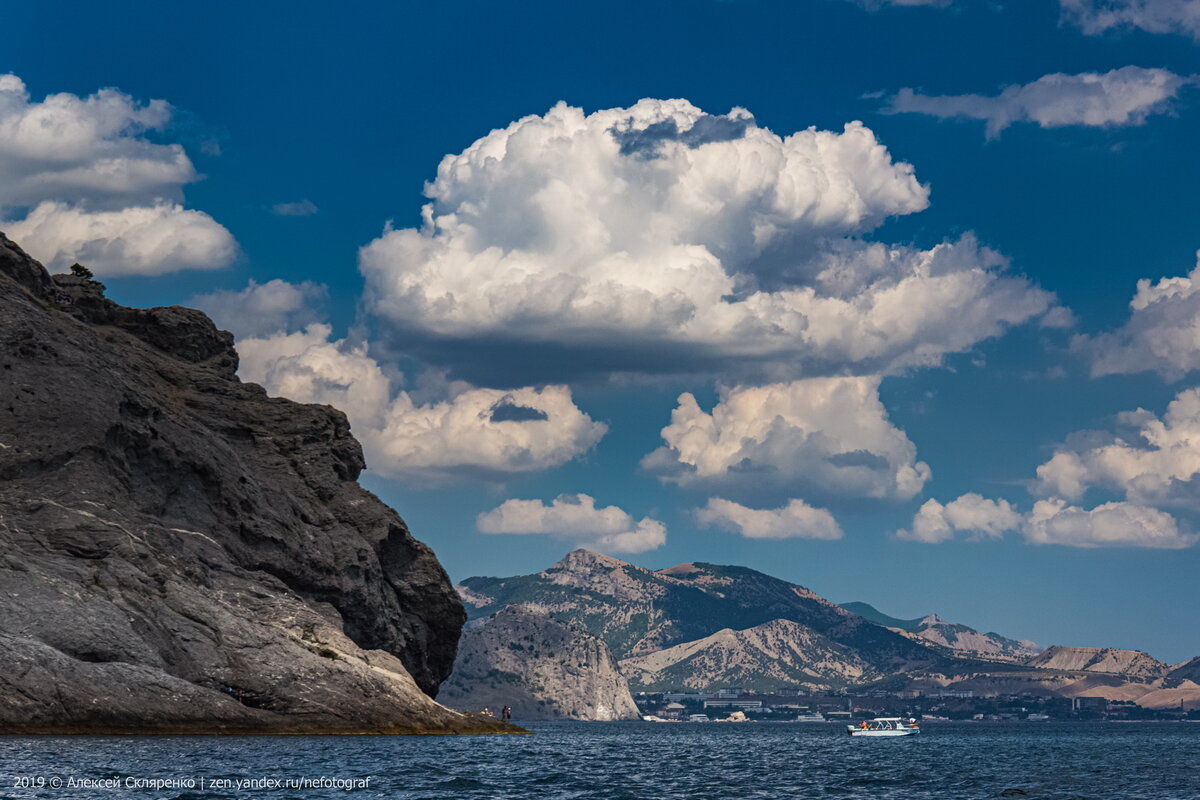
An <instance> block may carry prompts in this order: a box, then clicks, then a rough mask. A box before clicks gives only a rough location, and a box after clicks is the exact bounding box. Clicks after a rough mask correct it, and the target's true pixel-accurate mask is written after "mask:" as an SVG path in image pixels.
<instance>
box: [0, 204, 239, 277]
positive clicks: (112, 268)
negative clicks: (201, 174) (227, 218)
mask: <svg viewBox="0 0 1200 800" xmlns="http://www.w3.org/2000/svg"><path fill="white" fill-rule="evenodd" d="M0 226H2V227H3V228H4V229H5V230H6V231H7V233H8V236H9V238H11V239H12V240H13V241H15V242H17V243H18V244H20V245H21V247H22V248H23V249H25V250H26V251H27V252H28V253H29V254H30V255H32V256H34V257H35V258H37V259H38V260H39V261H41V262H42V263H43V264H45V265H46V267H48V268H49V269H52V270H65V269H66V268H67V267H69V266H71V264H74V263H75V262H80V263H82V264H86V265H87V266H88V267H89V268H90V269H91V270H92V271H93V272H95V273H96V274H97V275H98V276H102V277H122V276H126V275H160V274H162V273H164V272H175V271H177V270H184V269H223V268H225V267H228V266H229V265H230V264H232V263H233V261H234V259H235V258H236V257H237V254H238V247H237V242H235V241H234V238H233V235H232V234H231V233H230V232H229V231H228V230H226V229H225V228H224V227H223V226H222V225H221V224H220V223H218V222H217V221H216V220H214V219H213V218H212V217H210V216H209V215H208V214H205V213H204V212H203V211H195V210H190V209H185V208H184V207H183V206H181V205H179V204H178V203H165V202H164V203H157V204H155V205H149V206H131V207H129V208H121V209H116V210H112V211H95V210H87V209H84V208H82V207H80V206H72V205H68V204H66V203H58V202H50V201H47V202H44V203H39V204H38V205H37V206H36V207H35V208H34V209H33V210H31V211H30V212H29V213H28V214H27V215H26V216H25V217H24V219H20V220H15V221H10V222H5V221H0Z"/></svg>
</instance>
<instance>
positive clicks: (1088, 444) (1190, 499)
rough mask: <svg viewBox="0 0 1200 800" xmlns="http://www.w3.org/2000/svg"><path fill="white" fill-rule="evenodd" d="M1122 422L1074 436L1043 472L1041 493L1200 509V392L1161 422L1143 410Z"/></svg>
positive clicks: (1180, 401)
mask: <svg viewBox="0 0 1200 800" xmlns="http://www.w3.org/2000/svg"><path fill="white" fill-rule="evenodd" d="M1117 423H1118V429H1117V430H1115V431H1109V432H1105V431H1089V432H1086V433H1083V434H1076V435H1074V436H1072V437H1070V438H1069V439H1068V441H1067V443H1066V444H1064V445H1062V446H1060V447H1059V448H1058V449H1057V450H1056V452H1055V453H1054V455H1053V457H1052V458H1050V460H1049V461H1047V462H1046V463H1044V464H1042V465H1041V466H1040V467H1038V468H1037V482H1036V484H1035V486H1034V489H1035V491H1037V492H1038V493H1039V494H1043V495H1055V496H1058V497H1064V498H1067V499H1068V500H1077V499H1079V498H1080V497H1082V496H1083V494H1084V492H1086V491H1087V490H1088V489H1089V488H1092V487H1098V488H1101V489H1107V490H1112V491H1118V492H1121V493H1123V494H1124V495H1125V497H1126V498H1127V499H1129V500H1131V501H1133V502H1135V503H1140V504H1148V503H1153V504H1165V505H1179V506H1188V507H1200V503H1198V502H1197V499H1196V498H1197V493H1196V490H1197V488H1198V487H1200V389H1187V390H1184V391H1182V392H1179V394H1177V395H1176V396H1175V399H1174V400H1172V401H1171V403H1170V404H1169V405H1168V406H1167V411H1166V414H1164V415H1163V416H1162V418H1161V419H1160V418H1159V417H1158V416H1156V415H1154V414H1152V413H1150V412H1149V411H1146V410H1144V409H1138V410H1137V411H1133V412H1126V413H1124V414H1120V415H1118V417H1117Z"/></svg>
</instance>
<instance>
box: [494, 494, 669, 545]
mask: <svg viewBox="0 0 1200 800" xmlns="http://www.w3.org/2000/svg"><path fill="white" fill-rule="evenodd" d="M476 527H477V528H478V530H479V531H480V532H481V533H513V534H531V533H536V534H549V535H552V536H556V537H558V538H561V539H566V540H569V541H572V542H575V543H577V544H581V545H584V546H587V547H590V548H592V549H596V550H605V551H607V552H610V553H643V552H645V551H647V550H653V549H655V548H657V547H661V546H662V545H663V544H665V543H666V541H667V527H666V526H665V525H663V524H662V523H661V522H659V521H658V520H655V519H651V518H650V517H643V518H642V519H641V520H638V521H636V522H635V521H634V519H633V517H631V516H630V515H629V514H628V513H626V512H625V511H623V510H621V509H620V508H618V507H617V506H605V507H603V508H597V507H596V501H595V499H594V498H592V497H590V496H588V495H586V494H563V495H559V496H558V497H556V498H555V499H554V500H553V501H552V502H551V503H550V504H549V505H546V504H545V503H543V502H542V501H541V500H517V499H512V500H506V501H504V502H503V503H501V504H500V505H499V506H498V507H496V508H494V509H492V510H491V511H488V512H486V513H483V514H480V515H479V516H478V517H477V518H476Z"/></svg>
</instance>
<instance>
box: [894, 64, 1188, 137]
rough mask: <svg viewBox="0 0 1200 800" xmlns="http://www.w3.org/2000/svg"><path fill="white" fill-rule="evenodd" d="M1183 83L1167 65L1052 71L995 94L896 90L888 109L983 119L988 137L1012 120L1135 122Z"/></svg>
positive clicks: (1056, 124) (1160, 107)
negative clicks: (938, 94)
mask: <svg viewBox="0 0 1200 800" xmlns="http://www.w3.org/2000/svg"><path fill="white" fill-rule="evenodd" d="M1188 83H1189V80H1188V79H1187V78H1182V77H1180V76H1179V75H1176V74H1174V73H1172V72H1168V71H1167V70H1164V69H1143V68H1141V67H1122V68H1120V69H1114V70H1112V71H1110V72H1105V73H1102V74H1101V73H1095V72H1084V73H1080V74H1078V75H1064V74H1062V73H1057V72H1056V73H1054V74H1051V75H1044V76H1042V77H1041V78H1038V79H1037V80H1036V81H1034V82H1032V83H1027V84H1025V85H1023V86H1008V87H1006V88H1005V89H1004V90H1003V91H1001V92H1000V94H998V95H996V96H987V95H979V94H962V95H942V96H934V95H924V94H918V93H916V92H914V91H913V90H912V89H901V90H900V91H899V92H898V93H897V94H896V96H895V97H893V98H892V99H891V102H890V104H889V106H888V111H890V112H893V113H900V114H903V113H914V114H929V115H932V116H935V117H941V118H943V119H944V118H950V117H961V118H967V119H979V120H984V121H986V122H987V135H988V137H989V138H991V137H994V136H997V135H999V133H1000V132H1001V131H1003V130H1004V129H1005V128H1007V127H1008V126H1009V125H1012V124H1013V123H1015V122H1035V123H1037V124H1038V125H1040V126H1041V127H1043V128H1060V127H1063V126H1067V125H1086V126H1092V127H1106V126H1114V125H1140V124H1142V123H1143V122H1145V120H1146V117H1148V116H1149V115H1151V114H1157V113H1162V112H1164V111H1166V110H1168V108H1169V102H1170V101H1171V100H1173V99H1174V98H1175V97H1176V96H1177V95H1178V94H1179V91H1180V89H1182V88H1183V87H1184V86H1186V85H1187V84H1188Z"/></svg>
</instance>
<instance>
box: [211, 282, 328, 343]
mask: <svg viewBox="0 0 1200 800" xmlns="http://www.w3.org/2000/svg"><path fill="white" fill-rule="evenodd" d="M328 297H329V291H328V289H327V288H326V287H325V286H324V284H319V283H313V282H311V281H303V282H301V283H288V282H287V281H283V280H279V279H278V278H276V279H275V280H270V281H267V282H266V283H258V282H256V281H255V280H254V279H251V280H250V282H249V284H247V286H246V288H245V289H241V290H239V291H228V290H220V291H216V292H211V293H209V294H200V295H196V296H194V297H192V298H191V300H189V301H188V305H190V306H194V307H196V308H199V309H200V310H201V311H203V312H204V313H206V314H208V315H209V316H210V317H212V320H213V322H215V323H217V327H218V328H222V329H224V330H227V331H232V332H233V333H234V335H236V336H237V338H238V339H249V338H256V337H257V338H262V337H266V336H269V335H271V334H273V333H280V332H285V331H297V330H301V329H303V328H306V327H308V326H309V325H313V324H315V323H317V322H319V321H320V319H321V309H322V306H324V304H325V302H326V300H327V299H328Z"/></svg>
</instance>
